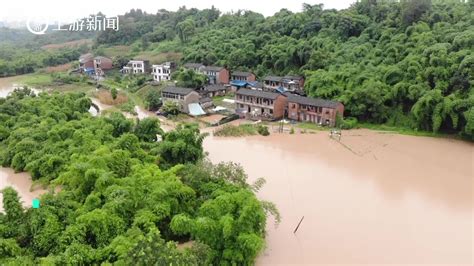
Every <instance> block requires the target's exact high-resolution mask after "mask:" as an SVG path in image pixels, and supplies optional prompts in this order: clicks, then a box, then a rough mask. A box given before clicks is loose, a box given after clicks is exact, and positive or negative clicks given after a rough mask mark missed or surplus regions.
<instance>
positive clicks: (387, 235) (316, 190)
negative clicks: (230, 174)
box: [204, 130, 474, 265]
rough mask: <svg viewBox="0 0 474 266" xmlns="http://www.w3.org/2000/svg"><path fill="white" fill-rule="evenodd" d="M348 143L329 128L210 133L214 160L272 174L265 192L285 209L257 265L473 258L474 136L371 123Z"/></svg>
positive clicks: (436, 261) (448, 261)
mask: <svg viewBox="0 0 474 266" xmlns="http://www.w3.org/2000/svg"><path fill="white" fill-rule="evenodd" d="M341 143H342V144H341ZM341 143H338V142H337V141H334V140H331V139H330V138H329V137H328V133H327V132H321V133H317V134H297V135H289V134H281V135H276V134H275V135H271V136H270V137H261V136H258V137H257V136H256V137H247V138H215V137H209V138H207V139H206V140H205V141H204V147H205V150H206V151H208V152H209V156H210V159H211V160H212V161H213V162H216V163H217V162H219V161H234V162H238V163H240V164H241V165H243V167H244V168H245V170H246V171H247V173H248V174H249V179H250V181H252V180H255V179H256V178H258V177H265V178H266V180H267V184H266V185H265V186H264V187H263V188H262V190H261V191H260V193H259V196H260V197H261V198H262V199H265V200H270V201H272V202H274V203H276V205H277V207H278V209H279V210H280V212H281V214H282V222H281V224H280V225H279V226H278V227H275V226H274V224H273V223H272V222H271V221H269V222H268V225H267V230H268V235H267V249H266V250H265V252H264V253H263V254H262V255H261V256H260V257H259V258H258V261H257V264H258V265H301V264H307V265H315V264H316V265H328V264H347V265H354V264H364V265H366V264H373V265H381V264H412V265H413V264H415V265H419V264H446V265H457V264H465V265H472V254H473V248H472V239H473V231H472V230H473V223H472V222H473V216H472V215H473V213H472V211H473V198H472V191H473V183H472V181H473V180H472V178H473V175H474V174H473V173H474V170H473V167H474V166H473V165H474V162H473V148H474V147H473V145H472V144H470V143H465V142H461V141H455V140H448V139H437V138H425V137H412V136H402V135H392V134H379V133H376V132H374V131H369V130H354V131H350V132H344V133H343V136H342V140H341ZM303 216H304V219H303V221H302V222H301V225H300V227H299V229H298V231H297V232H296V233H295V234H293V231H294V229H295V228H296V226H297V224H298V222H299V221H300V220H301V218H302V217H303Z"/></svg>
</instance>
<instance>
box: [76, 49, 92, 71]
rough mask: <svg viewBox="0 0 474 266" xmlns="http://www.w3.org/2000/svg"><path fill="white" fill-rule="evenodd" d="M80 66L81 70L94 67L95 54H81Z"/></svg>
mask: <svg viewBox="0 0 474 266" xmlns="http://www.w3.org/2000/svg"><path fill="white" fill-rule="evenodd" d="M79 68H80V70H81V71H85V70H86V69H92V68H94V55H93V54H91V53H87V54H83V55H81V56H80V57H79Z"/></svg>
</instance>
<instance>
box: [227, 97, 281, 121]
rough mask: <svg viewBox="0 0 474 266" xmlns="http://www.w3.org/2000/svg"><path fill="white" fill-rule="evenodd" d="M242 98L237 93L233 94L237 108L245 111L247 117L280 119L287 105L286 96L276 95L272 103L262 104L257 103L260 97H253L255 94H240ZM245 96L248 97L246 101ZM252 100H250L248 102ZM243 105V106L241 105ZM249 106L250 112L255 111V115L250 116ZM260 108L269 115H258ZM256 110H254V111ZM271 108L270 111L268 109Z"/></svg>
mask: <svg viewBox="0 0 474 266" xmlns="http://www.w3.org/2000/svg"><path fill="white" fill-rule="evenodd" d="M242 97H243V99H239V95H236V96H235V100H236V104H237V109H238V110H242V111H246V112H247V117H246V118H248V119H263V120H265V119H271V120H274V119H281V118H283V117H284V115H285V109H286V105H287V98H286V97H285V96H282V95H280V96H278V97H277V98H276V99H275V100H273V104H272V105H262V104H257V103H256V102H257V98H260V97H255V96H244V95H242ZM246 97H249V100H248V101H246V100H245V99H246ZM249 101H252V102H249ZM242 105H243V107H242ZM249 107H250V112H252V111H254V112H256V113H257V116H253V117H252V116H251V114H250V113H249ZM262 108H263V113H266V114H270V115H271V116H270V117H265V116H260V115H262ZM255 110H256V111H255ZM270 110H271V111H270Z"/></svg>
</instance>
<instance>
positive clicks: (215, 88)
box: [204, 85, 227, 92]
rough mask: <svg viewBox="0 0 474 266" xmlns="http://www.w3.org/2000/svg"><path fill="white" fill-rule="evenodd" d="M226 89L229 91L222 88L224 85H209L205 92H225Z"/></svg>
mask: <svg viewBox="0 0 474 266" xmlns="http://www.w3.org/2000/svg"><path fill="white" fill-rule="evenodd" d="M225 89H227V88H226V87H225V86H222V85H208V86H206V87H204V90H205V91H209V92H214V91H221V90H225Z"/></svg>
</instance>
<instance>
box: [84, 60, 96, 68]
mask: <svg viewBox="0 0 474 266" xmlns="http://www.w3.org/2000/svg"><path fill="white" fill-rule="evenodd" d="M81 67H82V68H83V69H86V68H94V60H93V59H91V60H87V61H85V62H84V64H81Z"/></svg>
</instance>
